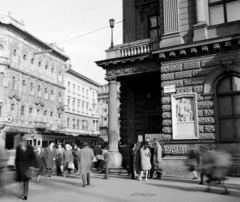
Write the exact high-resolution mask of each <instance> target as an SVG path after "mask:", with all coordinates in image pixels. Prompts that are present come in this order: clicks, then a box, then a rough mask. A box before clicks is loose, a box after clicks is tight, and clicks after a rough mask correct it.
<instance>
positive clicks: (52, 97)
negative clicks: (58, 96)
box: [51, 90, 54, 101]
mask: <svg viewBox="0 0 240 202" xmlns="http://www.w3.org/2000/svg"><path fill="white" fill-rule="evenodd" d="M51 100H52V101H54V91H53V90H51Z"/></svg>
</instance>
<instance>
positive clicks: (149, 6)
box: [97, 0, 240, 175]
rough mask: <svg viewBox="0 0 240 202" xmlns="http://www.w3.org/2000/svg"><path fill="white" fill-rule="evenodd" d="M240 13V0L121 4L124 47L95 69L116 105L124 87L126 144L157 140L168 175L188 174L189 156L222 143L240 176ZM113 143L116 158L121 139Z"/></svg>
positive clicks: (126, 0) (155, 0)
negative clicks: (149, 138) (153, 137)
mask: <svg viewBox="0 0 240 202" xmlns="http://www.w3.org/2000/svg"><path fill="white" fill-rule="evenodd" d="M239 6H240V1H239V0H231V1H226V0H223V1H220V0H219V1H216V0H136V1H135V0H123V44H120V45H116V46H114V48H112V49H108V50H106V57H107V58H106V59H105V60H102V61H98V62H97V64H98V65H99V66H101V67H102V68H104V69H105V70H106V79H107V80H109V85H110V88H112V90H111V89H110V91H109V97H110V99H111V97H112V99H113V102H115V104H116V99H115V98H116V94H117V91H116V82H120V83H121V89H120V90H121V93H120V102H121V105H120V120H121V122H120V123H121V127H120V136H121V140H122V141H124V142H128V143H129V144H131V143H134V142H136V141H137V138H138V137H139V136H143V138H145V136H146V135H147V134H154V135H156V134H158V137H159V139H161V140H162V141H163V142H164V147H165V151H166V154H167V156H166V157H165V158H164V163H165V170H166V171H168V172H169V173H173V172H175V173H176V172H177V173H181V172H184V171H185V170H186V169H185V168H184V160H185V159H186V155H187V154H188V152H189V150H190V149H196V150H198V149H199V148H200V147H201V146H202V147H207V145H208V144H209V143H219V146H220V147H222V148H223V149H225V150H226V151H228V152H229V153H231V154H232V156H233V162H234V164H233V166H232V170H231V173H232V174H237V175H239V174H240V130H239V121H240V111H239V109H240V105H239V94H240V71H239V70H240V53H239V50H240V49H239V48H240V29H239V23H240V14H239V12H238V8H239ZM115 108H117V107H116V105H115ZM115 108H114V106H112V107H110V108H109V114H110V116H112V117H113V118H114V116H115V113H116V112H115V111H116V109H115ZM111 114H112V115H111ZM116 121H117V120H113V121H112V123H110V125H109V127H110V128H111V129H112V130H110V136H115V134H116V132H115V131H116V130H117V127H116ZM110 144H112V150H110V151H114V152H116V153H117V152H118V151H117V149H116V146H115V145H116V138H114V137H113V138H112V139H111V143H110Z"/></svg>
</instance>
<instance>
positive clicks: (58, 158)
mask: <svg viewBox="0 0 240 202" xmlns="http://www.w3.org/2000/svg"><path fill="white" fill-rule="evenodd" d="M64 151H65V149H64V148H63V147H62V144H61V143H59V144H58V148H57V149H56V167H57V176H62V171H63V153H64Z"/></svg>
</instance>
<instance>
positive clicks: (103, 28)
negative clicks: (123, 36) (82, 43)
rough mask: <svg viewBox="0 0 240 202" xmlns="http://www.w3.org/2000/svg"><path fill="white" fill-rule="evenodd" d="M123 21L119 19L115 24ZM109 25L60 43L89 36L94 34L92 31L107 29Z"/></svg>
mask: <svg viewBox="0 0 240 202" xmlns="http://www.w3.org/2000/svg"><path fill="white" fill-rule="evenodd" d="M121 22H122V21H118V22H116V23H115V25H116V24H119V23H121ZM108 27H109V26H105V27H102V28H99V29H97V30H94V31H91V32H88V33H86V34H83V35H79V36H77V37H74V38H71V39H68V40H66V41H62V42H60V43H58V44H63V43H67V42H69V41H73V40H75V39H78V38H81V37H83V36H87V35H89V34H92V33H94V32H98V31H100V30H102V29H106V28H108Z"/></svg>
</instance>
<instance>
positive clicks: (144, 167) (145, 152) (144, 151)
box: [139, 142, 152, 181]
mask: <svg viewBox="0 0 240 202" xmlns="http://www.w3.org/2000/svg"><path fill="white" fill-rule="evenodd" d="M140 155H141V173H140V177H139V181H141V180H142V175H143V172H145V180H146V181H147V176H148V171H149V170H150V169H151V167H152V165H151V162H150V160H151V152H150V150H149V148H148V143H147V142H146V143H145V144H144V146H143V147H142V148H141V149H140Z"/></svg>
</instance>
